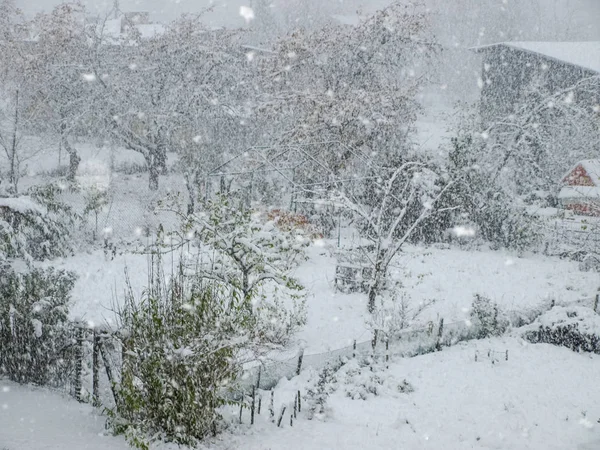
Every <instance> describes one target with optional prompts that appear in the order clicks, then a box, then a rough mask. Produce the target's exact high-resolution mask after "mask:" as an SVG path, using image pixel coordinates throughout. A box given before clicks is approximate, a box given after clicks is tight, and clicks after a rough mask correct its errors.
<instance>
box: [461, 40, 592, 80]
mask: <svg viewBox="0 0 600 450" xmlns="http://www.w3.org/2000/svg"><path fill="white" fill-rule="evenodd" d="M498 46H505V47H509V48H514V49H517V50H522V51H525V52H529V53H534V54H538V55H541V56H544V57H546V58H549V59H554V60H556V61H561V62H564V63H567V64H571V65H573V66H578V67H582V68H584V69H587V70H591V71H594V72H597V73H600V41H583V42H539V41H538V42H535V41H531V42H524V41H523V42H499V43H497V44H490V45H483V46H480V47H473V48H471V50H474V51H476V52H480V51H484V50H486V49H490V48H494V47H498Z"/></svg>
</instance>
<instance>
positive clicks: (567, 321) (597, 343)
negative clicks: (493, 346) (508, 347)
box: [524, 306, 600, 354]
mask: <svg viewBox="0 0 600 450" xmlns="http://www.w3.org/2000/svg"><path fill="white" fill-rule="evenodd" d="M524 337H525V339H527V340H528V341H529V342H532V343H536V344H537V343H545V344H553V345H559V346H563V347H567V348H570V349H571V350H573V351H576V352H590V353H596V354H600V316H599V315H598V314H596V313H595V312H594V311H593V310H592V309H590V308H584V307H581V306H573V307H562V306H559V307H555V308H553V309H552V310H550V311H549V312H547V313H546V314H543V315H542V316H540V317H539V318H538V320H537V321H536V322H535V323H533V324H532V325H530V326H529V327H528V329H527V330H526V332H525V334H524Z"/></svg>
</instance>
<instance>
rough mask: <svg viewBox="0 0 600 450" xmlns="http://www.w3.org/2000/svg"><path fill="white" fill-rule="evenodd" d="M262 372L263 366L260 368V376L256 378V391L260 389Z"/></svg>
mask: <svg viewBox="0 0 600 450" xmlns="http://www.w3.org/2000/svg"><path fill="white" fill-rule="evenodd" d="M261 372H262V364H261V365H260V366H258V376H257V377H256V389H260V375H261ZM259 414H260V413H259Z"/></svg>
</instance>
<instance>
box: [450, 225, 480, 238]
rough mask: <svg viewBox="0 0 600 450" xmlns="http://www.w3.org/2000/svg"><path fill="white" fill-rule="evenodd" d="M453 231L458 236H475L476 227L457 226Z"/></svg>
mask: <svg viewBox="0 0 600 450" xmlns="http://www.w3.org/2000/svg"><path fill="white" fill-rule="evenodd" d="M452 232H453V233H454V235H455V236H457V237H473V236H475V229H473V228H472V227H465V226H456V227H454V228H453V229H452Z"/></svg>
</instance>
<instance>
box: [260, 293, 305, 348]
mask: <svg viewBox="0 0 600 450" xmlns="http://www.w3.org/2000/svg"><path fill="white" fill-rule="evenodd" d="M291 303H292V306H291V308H289V309H288V307H286V305H284V304H283V303H282V302H281V300H279V299H278V298H277V297H276V296H275V297H274V298H273V299H272V300H269V299H267V298H263V299H262V300H261V301H260V303H259V306H258V307H257V308H256V314H255V315H254V316H255V320H256V322H255V331H254V332H255V334H256V336H257V338H258V340H259V341H260V342H266V343H269V344H274V345H281V346H284V345H287V344H288V343H289V341H290V339H291V338H292V337H293V336H294V335H295V334H296V333H297V332H298V331H299V330H300V329H301V328H302V327H303V326H304V325H306V317H307V310H306V300H305V298H304V297H298V298H292V299H291Z"/></svg>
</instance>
